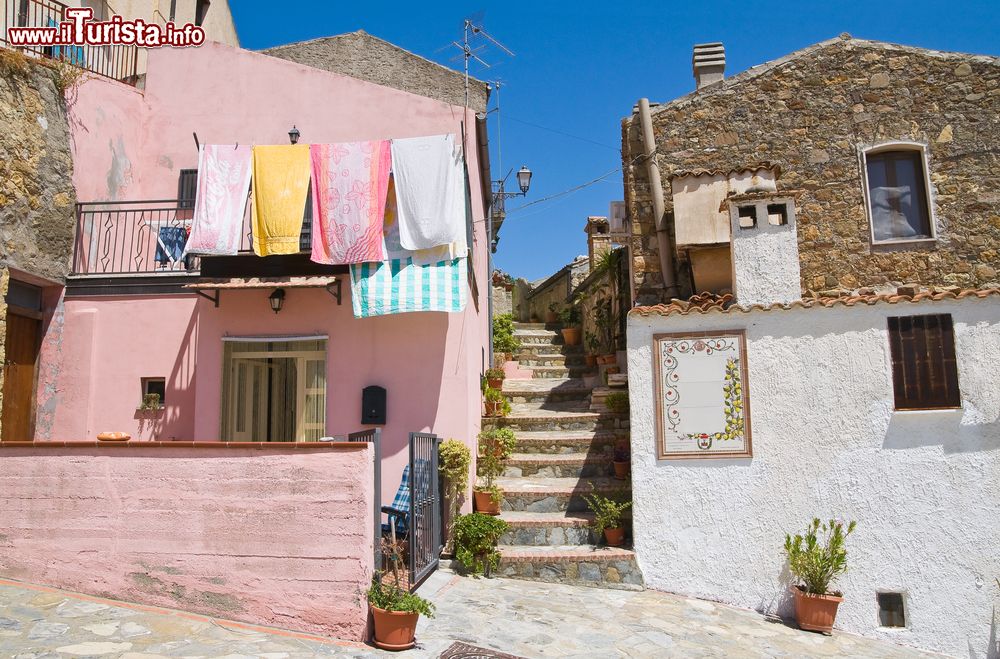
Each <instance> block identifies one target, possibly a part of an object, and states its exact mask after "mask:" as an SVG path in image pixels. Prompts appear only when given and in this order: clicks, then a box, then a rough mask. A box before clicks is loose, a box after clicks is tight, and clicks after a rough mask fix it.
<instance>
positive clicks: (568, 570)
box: [483, 323, 642, 589]
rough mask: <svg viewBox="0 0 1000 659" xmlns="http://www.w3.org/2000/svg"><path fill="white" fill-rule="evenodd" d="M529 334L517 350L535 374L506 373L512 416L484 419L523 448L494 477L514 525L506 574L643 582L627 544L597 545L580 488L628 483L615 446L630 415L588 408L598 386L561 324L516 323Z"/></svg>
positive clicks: (614, 584)
mask: <svg viewBox="0 0 1000 659" xmlns="http://www.w3.org/2000/svg"><path fill="white" fill-rule="evenodd" d="M515 335H516V336H517V337H518V339H520V340H521V342H522V350H521V352H520V353H519V354H518V355H517V356H516V358H517V359H518V361H519V362H520V365H521V367H522V368H526V369H530V370H531V371H532V372H533V376H534V377H533V379H531V380H506V381H505V382H504V386H503V392H504V395H505V396H506V397H507V399H508V400H509V401H510V403H511V413H510V415H509V416H507V417H506V418H501V419H496V418H484V419H483V427H484V428H486V427H492V426H506V427H508V428H511V429H512V430H513V431H514V433H515V436H516V437H517V448H516V452H515V454H514V455H513V456H511V459H510V460H509V461H508V463H507V468H506V471H505V473H504V475H503V477H502V478H499V479H498V480H497V485H498V486H499V487H500V488H501V489H502V490H503V493H504V501H503V504H502V506H501V517H502V518H503V519H504V521H506V522H507V523H508V524H509V525H510V529H509V530H508V532H507V533H506V534H505V535H504V536H503V537H502V538H501V539H500V552H501V556H502V558H501V561H500V569H499V572H500V574H501V575H503V576H507V577H515V578H523V579H533V580H539V581H551V582H559V583H575V584H583V585H591V586H603V587H609V588H624V589H641V588H642V574H641V573H640V571H639V567H638V565H637V564H636V561H635V555H634V554H633V552H632V551H631V550H629V549H625V548H615V547H607V546H604V544H603V543H601V544H600V545H597V544H595V542H596V541H597V540H598V538H596V537H595V536H594V533H593V532H592V531H591V529H590V528H589V524H590V523H591V521H592V520H593V516H592V515H591V514H590V513H589V512H588V509H587V504H586V501H584V499H583V496H582V495H583V494H585V493H588V492H591V491H592V490H591V484H593V486H594V491H597V492H601V493H605V494H609V495H610V494H611V493H615V492H622V491H623V490H627V489H628V487H629V483H628V481H617V480H615V479H614V478H613V476H612V474H613V471H614V470H613V467H612V464H611V457H612V450H613V446H614V443H615V441H616V440H617V439H620V438H624V439H627V437H628V431H627V430H625V429H622V426H624V425H625V424H624V423H622V422H623V419H622V418H619V417H617V416H616V415H614V414H611V413H609V412H607V410H604V409H601V410H599V411H592V410H591V408H590V396H591V388H589V387H587V386H585V385H584V382H583V380H582V379H581V376H582V375H584V374H585V373H587V372H588V369H587V367H586V366H585V363H584V354H583V349H582V347H580V346H565V345H563V341H562V336H561V334H560V333H559V331H558V328H557V327H555V326H552V325H549V326H545V325H541V324H534V323H515Z"/></svg>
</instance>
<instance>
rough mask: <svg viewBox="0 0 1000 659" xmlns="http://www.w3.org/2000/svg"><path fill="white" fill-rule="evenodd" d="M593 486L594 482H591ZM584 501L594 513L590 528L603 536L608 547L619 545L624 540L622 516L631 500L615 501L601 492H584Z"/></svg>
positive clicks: (629, 505)
mask: <svg viewBox="0 0 1000 659" xmlns="http://www.w3.org/2000/svg"><path fill="white" fill-rule="evenodd" d="M590 487H591V488H593V487H594V484H593V483H591V484H590ZM583 499H584V501H586V502H587V506H588V507H589V508H590V512H592V513H594V521H593V523H592V524H591V528H592V529H594V533H596V534H597V535H598V537H600V536H601V535H602V534H603V536H604V541H605V542H606V543H607V545H608V546H609V547H621V546H622V544H624V542H625V527H623V526H622V516H623V515H624V514H625V511H626V510H628V509H629V508H630V507H631V506H632V502H631V501H615V500H614V499H609V498H608V497H606V496H604V495H602V494H596V493H591V494H584V495H583Z"/></svg>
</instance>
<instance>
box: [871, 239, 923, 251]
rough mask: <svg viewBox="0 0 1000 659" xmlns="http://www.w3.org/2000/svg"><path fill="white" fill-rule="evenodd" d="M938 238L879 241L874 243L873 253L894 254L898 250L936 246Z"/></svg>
mask: <svg viewBox="0 0 1000 659" xmlns="http://www.w3.org/2000/svg"><path fill="white" fill-rule="evenodd" d="M937 242H938V239H937V238H914V239H910V240H905V239H904V240H879V241H872V251H873V252H878V251H884V252H892V251H897V250H904V249H910V248H914V247H929V246H932V245H936V244H937Z"/></svg>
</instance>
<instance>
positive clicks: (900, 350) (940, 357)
mask: <svg viewBox="0 0 1000 659" xmlns="http://www.w3.org/2000/svg"><path fill="white" fill-rule="evenodd" d="M888 320H889V351H890V354H891V356H892V386H893V393H894V394H895V401H896V409H897V410H926V409H939V408H951V407H961V404H962V399H961V394H960V392H959V389H958V362H957V360H956V359H955V332H954V328H953V327H952V320H951V315H949V314H936V315H926V316H899V317H891V318H889V319H888Z"/></svg>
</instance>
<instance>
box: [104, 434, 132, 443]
mask: <svg viewBox="0 0 1000 659" xmlns="http://www.w3.org/2000/svg"><path fill="white" fill-rule="evenodd" d="M130 439H132V435H130V434H128V433H127V432H102V433H98V435H97V440H98V441H100V442H127V441H128V440H130Z"/></svg>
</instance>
